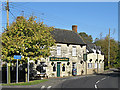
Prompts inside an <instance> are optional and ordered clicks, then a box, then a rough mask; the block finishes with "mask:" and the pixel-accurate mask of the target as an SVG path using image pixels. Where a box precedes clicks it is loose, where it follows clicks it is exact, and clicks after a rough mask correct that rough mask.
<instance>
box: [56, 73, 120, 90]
mask: <svg viewBox="0 0 120 90" xmlns="http://www.w3.org/2000/svg"><path fill="white" fill-rule="evenodd" d="M56 88H96V89H97V88H120V73H118V72H113V73H107V74H99V75H92V76H85V77H79V78H76V79H71V80H66V81H64V82H62V83H61V84H59V85H57V86H56Z"/></svg>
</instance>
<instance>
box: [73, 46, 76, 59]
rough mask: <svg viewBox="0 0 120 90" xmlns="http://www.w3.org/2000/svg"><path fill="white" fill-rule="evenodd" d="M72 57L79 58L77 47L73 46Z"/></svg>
mask: <svg viewBox="0 0 120 90" xmlns="http://www.w3.org/2000/svg"><path fill="white" fill-rule="evenodd" d="M72 56H73V57H74V56H77V48H76V46H72Z"/></svg>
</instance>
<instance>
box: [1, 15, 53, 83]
mask: <svg viewBox="0 0 120 90" xmlns="http://www.w3.org/2000/svg"><path fill="white" fill-rule="evenodd" d="M35 19H36V17H33V16H31V17H29V19H28V20H27V19H26V18H24V17H23V16H20V17H17V19H16V21H15V22H13V23H12V24H11V25H10V26H9V27H7V29H5V31H4V32H3V33H2V45H3V47H2V60H7V61H9V63H10V61H11V60H14V58H13V56H14V55H21V56H22V59H21V61H25V62H27V58H28V57H29V58H30V59H32V60H38V59H39V60H40V57H47V56H49V55H50V47H51V46H53V45H54V44H55V40H54V39H53V37H52V35H51V33H50V31H52V30H53V27H48V26H47V25H44V24H43V22H36V20H35ZM9 72H10V67H9ZM26 72H27V69H26ZM9 75H10V73H9ZM9 81H10V80H9ZM26 81H27V74H26Z"/></svg>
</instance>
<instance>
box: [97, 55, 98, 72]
mask: <svg viewBox="0 0 120 90" xmlns="http://www.w3.org/2000/svg"><path fill="white" fill-rule="evenodd" d="M97 73H98V54H97Z"/></svg>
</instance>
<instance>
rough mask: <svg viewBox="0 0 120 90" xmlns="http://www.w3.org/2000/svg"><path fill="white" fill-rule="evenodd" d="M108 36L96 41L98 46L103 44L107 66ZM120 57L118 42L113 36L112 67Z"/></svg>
mask: <svg viewBox="0 0 120 90" xmlns="http://www.w3.org/2000/svg"><path fill="white" fill-rule="evenodd" d="M108 40H109V39H108V36H106V37H105V38H104V39H98V40H96V41H95V44H96V45H97V46H101V49H102V52H103V53H104V55H105V66H107V65H108ZM117 57H118V42H117V41H115V40H114V39H113V38H110V63H111V67H114V64H115V63H116V60H117Z"/></svg>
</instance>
